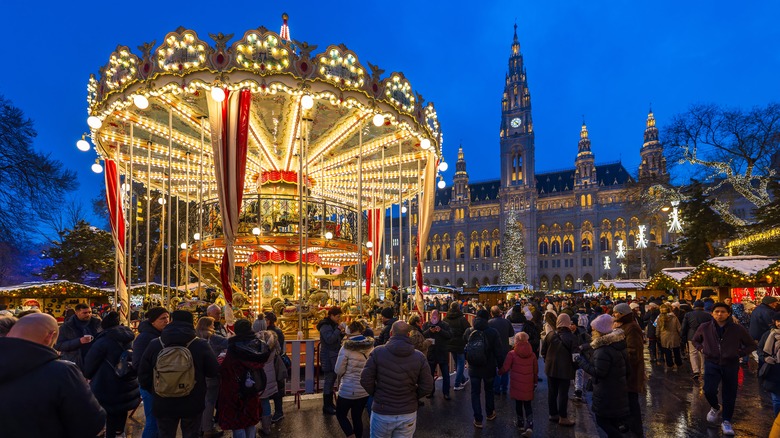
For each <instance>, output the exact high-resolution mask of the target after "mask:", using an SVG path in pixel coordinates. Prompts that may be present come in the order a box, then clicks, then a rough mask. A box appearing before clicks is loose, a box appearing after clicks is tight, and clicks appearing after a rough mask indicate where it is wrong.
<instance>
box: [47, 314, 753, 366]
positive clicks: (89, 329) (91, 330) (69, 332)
mask: <svg viewBox="0 0 780 438" xmlns="http://www.w3.org/2000/svg"><path fill="white" fill-rule="evenodd" d="M77 320H78V318H76V316H75V315H74V316H72V317H70V318H68V320H67V321H65V322H64V323H63V324H62V325H61V326H60V334H59V336H58V337H57V343H56V344H54V349H55V350H57V351H59V352H60V353H61V355H60V358H61V359H65V360H69V361H71V362H73V363H75V364H76V365H77V366H78V367H79V369H81V370H83V369H84V358H85V357H87V353H88V352H89V349H90V348H92V346H93V345H94V344H95V341H94V340H93V341H92V342H90V343H88V344H82V343H81V337H82V336H84V335H92V336H95V337H97V335H98V333H100V332H101V331H103V329H102V328H101V327H100V319H99V318H95V317H92V319H90V320H89V322H88V323H87V325H86V327H84V328H83V329H82V328H81V326H79V325H78V324H77V323H76V321H77ZM759 336H760V335H759Z"/></svg>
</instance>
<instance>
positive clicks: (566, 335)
mask: <svg viewBox="0 0 780 438" xmlns="http://www.w3.org/2000/svg"><path fill="white" fill-rule="evenodd" d="M579 346H580V345H579V342H578V341H577V337H576V336H574V334H573V333H572V332H571V330H569V328H568V327H561V328H559V329H558V330H557V331H554V332H550V333H548V334H547V336H546V337H545V338H544V343H543V344H542V356H543V357H544V373H545V374H547V376H548V377H554V378H556V379H566V380H572V379H573V378H574V371H576V370H575V369H574V362H573V361H572V354H573V353H576V352H577V351H579Z"/></svg>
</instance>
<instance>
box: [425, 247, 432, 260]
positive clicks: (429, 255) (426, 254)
mask: <svg viewBox="0 0 780 438" xmlns="http://www.w3.org/2000/svg"><path fill="white" fill-rule="evenodd" d="M425 260H427V261H431V247H430V246H429V247H427V248H426V249H425Z"/></svg>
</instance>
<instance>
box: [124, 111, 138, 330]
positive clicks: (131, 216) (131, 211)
mask: <svg viewBox="0 0 780 438" xmlns="http://www.w3.org/2000/svg"><path fill="white" fill-rule="evenodd" d="M134 125H135V124H134V123H132V122H130V172H129V173H128V176H127V177H125V181H127V180H128V179H129V180H130V181H129V182H128V192H129V194H128V196H127V218H126V221H127V239H126V240H125V252H126V255H125V257H127V260H126V261H127V271H125V283H126V284H127V306H128V309H127V311H128V315H129V314H130V313H129V312H130V309H129V306H130V284H131V283H132V276H133V250H134V249H135V247H134V246H133V226H132V225H133V221H134V220H135V211H136V209H135V204H134V202H133V193H134V191H133V150H134V149H135V135H134V132H133V126H134Z"/></svg>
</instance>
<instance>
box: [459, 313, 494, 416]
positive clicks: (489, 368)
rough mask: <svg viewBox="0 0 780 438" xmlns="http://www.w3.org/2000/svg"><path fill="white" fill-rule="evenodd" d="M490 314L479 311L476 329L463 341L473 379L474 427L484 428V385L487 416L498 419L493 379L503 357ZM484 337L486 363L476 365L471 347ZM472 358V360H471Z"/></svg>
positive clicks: (465, 336) (465, 335) (471, 330)
mask: <svg viewBox="0 0 780 438" xmlns="http://www.w3.org/2000/svg"><path fill="white" fill-rule="evenodd" d="M489 318H490V313H488V311H487V310H485V309H482V310H478V311H477V315H476V318H474V327H472V328H470V329H468V330H466V332H465V333H464V334H463V339H465V340H466V349H465V351H466V362H467V363H468V365H469V378H470V379H471V408H472V410H473V411H474V427H476V428H482V419H483V417H482V401H481V400H480V396H481V392H482V385H483V383H484V385H485V414H486V418H487V419H488V420H489V421H493V420H495V419H496V406H495V397H494V395H493V379H495V377H496V370H497V368H498V364H499V361H500V360H501V359H502V357H501V339H500V338H499V336H498V332H497V331H496V330H495V329H493V328H491V327H490V325H488V319H489ZM472 337H473V338H474V341H476V340H477V339H478V337H482V340H483V341H484V344H485V346H484V348H485V350H484V351H483V353H482V354H483V355H484V356H485V359H486V361H485V363H484V364H478V363H475V361H474V359H473V358H474V357H475V355H472V353H470V352H469V351H468V349H469V345H470V344H474V343H475V342H474V341H472ZM470 357H471V358H470Z"/></svg>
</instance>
